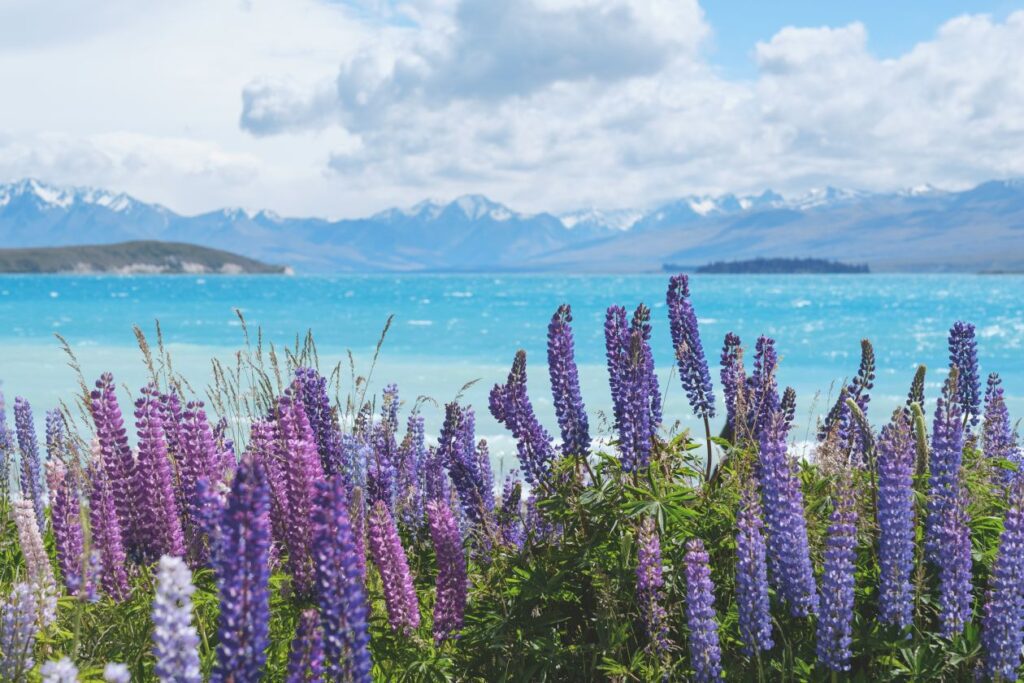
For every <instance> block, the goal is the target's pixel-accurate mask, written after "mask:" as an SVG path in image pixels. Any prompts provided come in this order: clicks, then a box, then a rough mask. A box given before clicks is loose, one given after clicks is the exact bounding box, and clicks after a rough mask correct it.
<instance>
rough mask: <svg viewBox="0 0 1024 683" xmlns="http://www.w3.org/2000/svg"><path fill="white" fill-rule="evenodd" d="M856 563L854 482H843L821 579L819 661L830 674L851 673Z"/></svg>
mask: <svg viewBox="0 0 1024 683" xmlns="http://www.w3.org/2000/svg"><path fill="white" fill-rule="evenodd" d="M845 476H848V473H847V475H845ZM856 563H857V510H856V500H855V499H854V495H853V484H852V482H850V481H843V482H841V483H840V485H839V492H838V493H837V496H836V502H835V509H834V510H833V511H832V516H831V518H830V520H829V527H828V536H827V538H826V539H825V567H824V571H823V573H822V576H821V604H820V608H819V614H818V643H817V653H818V661H819V662H821V663H822V665H823V666H825V667H826V668H827V669H830V670H831V671H849V670H850V658H851V657H852V654H851V652H850V645H851V643H852V642H853V638H852V632H853V586H854V571H855V569H856Z"/></svg>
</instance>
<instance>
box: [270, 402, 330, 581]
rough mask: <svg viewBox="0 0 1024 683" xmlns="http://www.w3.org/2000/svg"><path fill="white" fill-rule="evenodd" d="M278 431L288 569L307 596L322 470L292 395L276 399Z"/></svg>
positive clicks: (304, 419) (300, 407) (314, 446)
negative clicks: (313, 524)
mask: <svg viewBox="0 0 1024 683" xmlns="http://www.w3.org/2000/svg"><path fill="white" fill-rule="evenodd" d="M277 425H278V430H279V432H280V441H279V443H280V445H283V447H284V450H283V451H279V452H278V453H277V458H278V459H279V460H280V462H281V463H282V465H283V469H284V477H283V479H284V488H285V493H286V498H287V501H288V517H287V522H286V524H285V528H284V529H283V532H284V534H285V541H286V543H287V546H288V566H289V568H290V569H291V573H292V577H293V578H294V580H295V588H296V590H297V591H298V592H300V593H306V592H308V591H309V590H310V588H312V583H313V567H312V564H311V562H310V548H309V546H310V540H311V536H312V533H313V532H312V528H311V522H310V520H311V519H312V514H313V508H314V504H313V501H314V498H315V496H316V485H317V482H320V481H323V479H324V474H323V468H322V467H321V465H320V455H319V453H318V452H317V450H316V440H315V438H314V437H313V432H312V430H311V429H310V427H309V420H307V419H306V413H305V411H303V410H302V404H301V403H299V402H298V401H296V400H295V399H294V398H293V397H292V396H288V395H285V396H282V397H281V398H280V399H279V400H278V419H277Z"/></svg>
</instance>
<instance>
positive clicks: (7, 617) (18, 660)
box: [0, 583, 39, 681]
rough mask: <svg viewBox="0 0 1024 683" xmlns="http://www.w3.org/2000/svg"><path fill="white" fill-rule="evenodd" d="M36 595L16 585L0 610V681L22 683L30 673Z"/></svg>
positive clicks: (36, 628) (35, 629)
mask: <svg viewBox="0 0 1024 683" xmlns="http://www.w3.org/2000/svg"><path fill="white" fill-rule="evenodd" d="M38 611H39V607H38V604H37V597H36V591H35V590H34V589H33V588H32V586H30V585H29V584H27V583H17V584H15V585H14V588H12V589H11V593H10V595H9V596H8V598H7V600H6V601H5V602H3V605H2V607H0V652H2V653H3V656H2V657H0V680H4V681H21V680H25V675H26V674H27V673H28V672H29V671H31V670H32V667H33V665H34V664H35V660H34V659H33V653H34V651H35V644H36V634H37V633H38V632H39V617H38Z"/></svg>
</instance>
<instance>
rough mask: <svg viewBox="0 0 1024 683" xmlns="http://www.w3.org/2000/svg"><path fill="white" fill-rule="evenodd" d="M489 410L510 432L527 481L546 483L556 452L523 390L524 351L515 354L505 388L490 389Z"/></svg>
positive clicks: (499, 386) (524, 377) (524, 389)
mask: <svg viewBox="0 0 1024 683" xmlns="http://www.w3.org/2000/svg"><path fill="white" fill-rule="evenodd" d="M490 409H491V415H493V416H494V419H495V420H497V421H498V422H499V423H501V424H503V425H505V426H506V427H507V428H508V430H509V431H510V432H512V436H513V437H514V438H515V440H516V449H517V452H518V455H519V463H520V465H521V466H522V468H523V474H524V476H525V477H526V481H528V482H529V483H531V484H534V485H539V484H543V483H545V482H546V481H547V478H548V476H549V469H550V467H551V462H552V461H553V460H554V458H555V451H554V448H553V447H552V445H551V437H550V436H549V435H548V433H547V431H546V430H545V429H544V427H542V426H541V424H540V422H539V421H538V420H537V416H536V414H534V412H533V404H532V403H530V397H529V395H528V394H527V391H526V352H525V351H522V350H520V351H517V352H516V358H515V360H514V361H513V362H512V370H511V371H510V372H509V374H508V381H507V382H506V383H505V385H504V386H502V385H500V384H495V385H494V387H493V388H492V389H491V394H490Z"/></svg>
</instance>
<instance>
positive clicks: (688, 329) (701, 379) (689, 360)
mask: <svg viewBox="0 0 1024 683" xmlns="http://www.w3.org/2000/svg"><path fill="white" fill-rule="evenodd" d="M666 300H667V303H668V320H669V330H670V332H671V334H672V348H673V349H674V350H675V354H676V362H677V364H678V366H679V381H680V382H681V383H682V385H683V390H684V391H685V392H686V397H687V399H689V401H690V408H691V409H692V410H693V412H694V414H695V415H697V416H698V417H708V418H710V417H714V416H715V393H714V390H713V389H712V386H711V373H710V371H709V370H708V361H707V358H706V357H705V356H704V345H703V344H702V343H701V341H700V331H699V330H698V327H697V313H696V312H695V311H694V310H693V302H692V301H690V280H689V278H688V277H687V276H686V275H674V276H673V277H672V278H671V279H669V281H668V294H667V297H666Z"/></svg>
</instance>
